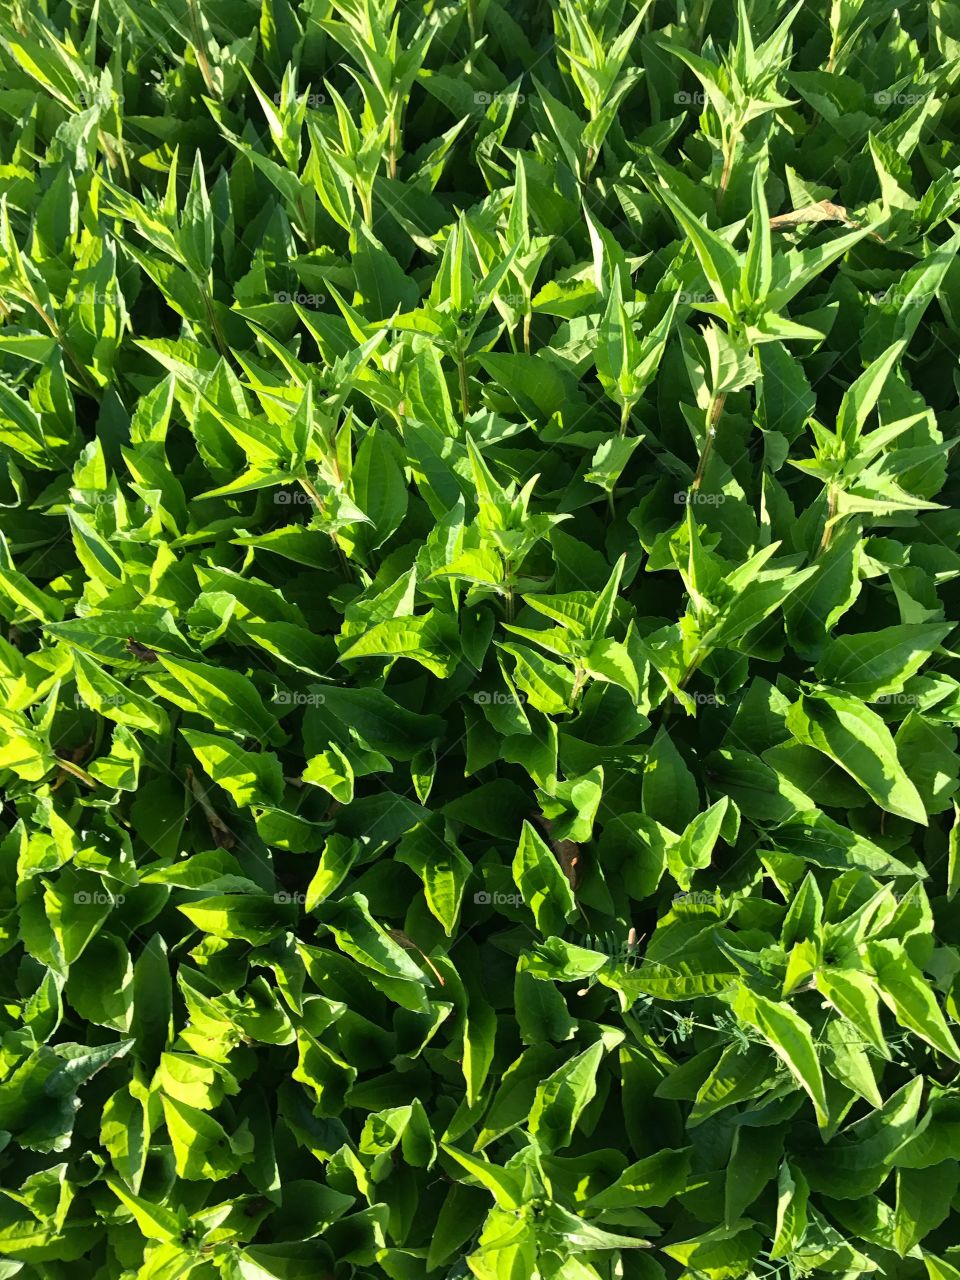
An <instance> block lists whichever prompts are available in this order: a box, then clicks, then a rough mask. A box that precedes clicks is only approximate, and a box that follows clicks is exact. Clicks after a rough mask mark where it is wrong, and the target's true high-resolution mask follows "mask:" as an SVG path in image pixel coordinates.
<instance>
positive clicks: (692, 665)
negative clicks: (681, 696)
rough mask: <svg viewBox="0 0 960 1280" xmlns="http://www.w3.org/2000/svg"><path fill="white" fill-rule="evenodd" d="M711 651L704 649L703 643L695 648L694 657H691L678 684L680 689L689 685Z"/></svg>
mask: <svg viewBox="0 0 960 1280" xmlns="http://www.w3.org/2000/svg"><path fill="white" fill-rule="evenodd" d="M709 652H710V650H709V649H704V648H703V646H702V645H701V646H700V647H699V648H697V649H694V651H693V657H692V658H691V659H690V661H689V663H688V664H687V669H686V671H684V673H683V675H682V676H681V677H680V680H679V682H678V684H677V688H678V689H685V688H686V687H687V685H688V683H689V682H690V680H692V678H693V676H694V674H695V672H696V671H697V669H698V668H699V666H700V664H701V663H702V662H703V660H704V658H706V657H707V655H708V654H709Z"/></svg>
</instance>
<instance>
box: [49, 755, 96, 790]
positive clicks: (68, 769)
mask: <svg viewBox="0 0 960 1280" xmlns="http://www.w3.org/2000/svg"><path fill="white" fill-rule="evenodd" d="M57 765H58V767H59V768H61V769H62V770H63V771H64V773H72V774H73V776H74V777H75V778H79V779H80V781H81V782H83V783H86V785H87V786H88V787H99V785H100V783H99V782H98V781H97V780H96V778H94V777H91V775H90V774H89V773H87V771H86V769H81V768H80V766H79V765H78V764H74V763H73V761H72V760H64V758H63V756H57Z"/></svg>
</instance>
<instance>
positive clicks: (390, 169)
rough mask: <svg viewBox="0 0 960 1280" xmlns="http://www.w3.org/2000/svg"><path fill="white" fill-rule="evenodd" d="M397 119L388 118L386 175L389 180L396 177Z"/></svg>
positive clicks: (394, 117)
mask: <svg viewBox="0 0 960 1280" xmlns="http://www.w3.org/2000/svg"><path fill="white" fill-rule="evenodd" d="M397 132H398V130H397V117H396V115H391V116H390V150H389V151H388V152H387V173H388V175H389V176H390V177H391V178H395V177H396V176H397Z"/></svg>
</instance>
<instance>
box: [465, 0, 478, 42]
mask: <svg viewBox="0 0 960 1280" xmlns="http://www.w3.org/2000/svg"><path fill="white" fill-rule="evenodd" d="M467 26H468V27H469V28H470V45H471V52H472V49H473V46H474V45H476V43H477V28H478V26H479V22H478V21H477V0H467Z"/></svg>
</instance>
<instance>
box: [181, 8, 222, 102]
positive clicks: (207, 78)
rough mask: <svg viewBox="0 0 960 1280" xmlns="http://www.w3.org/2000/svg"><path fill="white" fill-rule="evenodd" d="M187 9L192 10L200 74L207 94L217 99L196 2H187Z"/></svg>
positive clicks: (195, 50) (191, 22)
mask: <svg viewBox="0 0 960 1280" xmlns="http://www.w3.org/2000/svg"><path fill="white" fill-rule="evenodd" d="M187 8H188V9H189V10H190V25H191V26H192V27H193V49H194V52H195V53H196V55H197V65H198V66H199V68H200V74H201V75H202V76H203V83H204V84H205V85H206V86H207V93H209V95H210V97H211V98H216V96H217V89H216V85H215V84H214V83H213V74H212V72H211V71H210V63H209V62H208V61H207V55H206V53H205V52H204V48H203V31H202V29H201V27H200V18H199V15H198V14H197V8H196V0H187Z"/></svg>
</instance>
